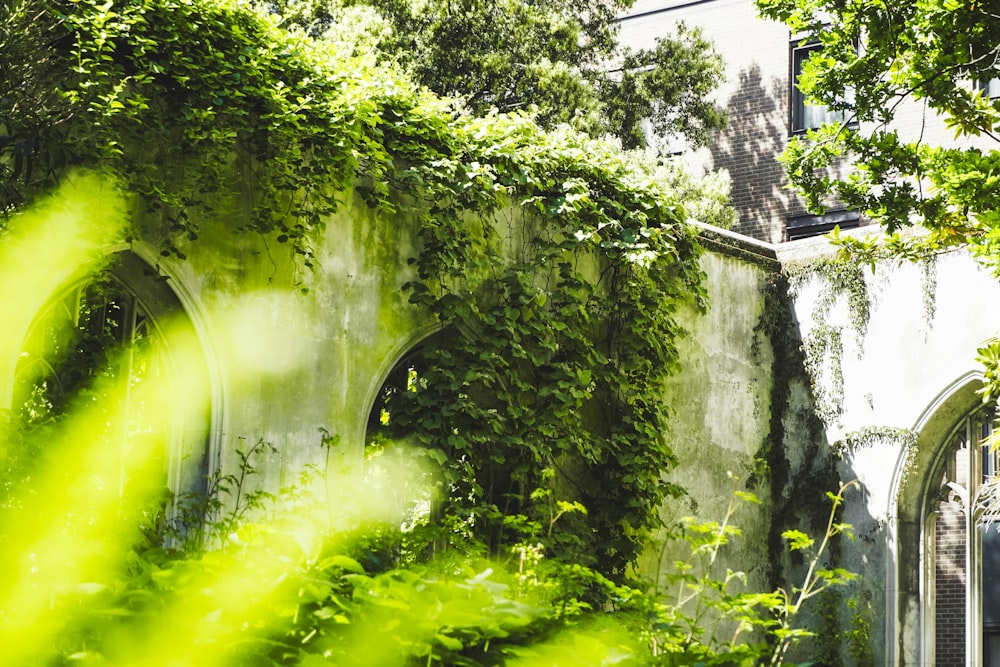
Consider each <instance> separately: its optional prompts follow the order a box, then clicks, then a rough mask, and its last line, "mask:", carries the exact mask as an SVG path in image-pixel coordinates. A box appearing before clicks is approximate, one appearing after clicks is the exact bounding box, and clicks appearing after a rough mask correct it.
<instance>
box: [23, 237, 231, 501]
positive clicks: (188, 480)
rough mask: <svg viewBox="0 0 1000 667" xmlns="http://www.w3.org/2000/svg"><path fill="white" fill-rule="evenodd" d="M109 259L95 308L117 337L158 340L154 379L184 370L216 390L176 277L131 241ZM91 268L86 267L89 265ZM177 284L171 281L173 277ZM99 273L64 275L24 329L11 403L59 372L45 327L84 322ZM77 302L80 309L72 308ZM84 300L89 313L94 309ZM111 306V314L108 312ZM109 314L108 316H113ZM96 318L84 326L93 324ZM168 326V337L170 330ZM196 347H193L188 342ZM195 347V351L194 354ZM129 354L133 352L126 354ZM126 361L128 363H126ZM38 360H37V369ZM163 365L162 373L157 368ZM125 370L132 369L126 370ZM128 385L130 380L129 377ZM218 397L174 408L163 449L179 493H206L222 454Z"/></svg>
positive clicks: (171, 379)
mask: <svg viewBox="0 0 1000 667" xmlns="http://www.w3.org/2000/svg"><path fill="white" fill-rule="evenodd" d="M106 259H107V266H106V268H105V269H104V270H103V271H102V272H101V278H100V279H99V282H100V283H101V285H102V287H101V290H102V295H101V297H99V298H101V299H104V300H105V303H103V304H102V305H97V306H93V308H94V309H96V310H103V311H106V312H104V313H102V314H101V315H100V320H101V322H102V324H101V325H100V326H104V323H108V322H113V327H112V328H114V329H115V330H116V331H118V333H117V334H114V335H120V340H119V342H120V343H132V342H135V341H136V340H137V338H138V337H143V338H144V339H156V340H157V342H156V343H155V345H158V346H160V347H159V349H160V350H161V351H162V353H163V354H161V355H159V356H158V357H157V358H158V359H162V360H163V361H162V365H163V366H164V368H162V369H158V376H157V381H162V382H168V383H171V385H172V384H174V383H175V382H176V379H177V377H179V374H180V373H183V374H184V378H185V383H191V385H194V386H201V387H211V388H213V390H212V391H210V392H206V394H207V395H214V394H215V393H216V392H215V391H214V388H215V387H217V386H218V382H217V376H216V375H215V374H213V373H212V372H211V370H210V369H211V365H210V363H209V359H208V357H207V356H206V355H205V353H204V352H205V351H204V349H203V348H202V345H201V342H202V339H203V338H202V336H201V335H200V332H199V331H198V330H197V328H196V326H195V324H194V320H193V318H192V316H191V312H190V310H189V308H187V307H185V305H184V303H183V302H182V299H181V298H180V297H179V296H178V293H177V291H176V289H175V285H176V284H175V283H174V281H172V280H169V278H168V277H167V276H164V275H163V274H162V272H160V271H159V270H157V269H154V268H153V266H152V265H151V264H150V263H149V262H147V261H146V260H145V259H143V258H142V257H141V256H140V255H139V254H137V253H136V252H133V251H132V249H131V248H121V247H119V248H116V249H113V250H112V251H111V252H110V253H109V257H107V258H106ZM88 269H89V267H88ZM172 283H173V284H172ZM94 284H95V279H94V277H93V275H92V271H91V270H81V271H78V272H76V273H74V274H73V275H71V276H70V277H69V278H68V279H67V280H65V281H64V282H63V285H62V287H61V288H59V289H58V290H57V291H56V293H55V294H54V295H53V297H52V298H51V299H49V300H48V301H47V303H46V304H45V305H44V306H43V307H42V308H41V309H40V310H39V311H38V313H36V315H35V317H34V320H33V321H32V323H31V325H30V327H29V328H28V330H27V331H26V332H25V335H24V344H23V349H24V352H22V355H21V356H22V359H21V360H20V361H19V363H18V365H17V367H16V368H15V369H14V373H13V375H14V378H13V385H14V386H13V387H12V390H11V393H10V395H9V396H8V397H6V402H7V404H8V405H11V407H12V409H13V410H19V409H21V407H22V403H21V402H22V401H23V399H24V396H25V394H24V391H25V387H27V386H30V385H31V383H33V382H37V381H38V378H39V377H43V378H44V380H45V381H46V382H47V381H49V380H50V378H52V377H54V376H53V373H55V372H56V371H55V368H54V366H53V364H52V363H50V361H49V360H47V359H45V358H44V357H45V355H46V354H48V353H49V349H48V346H49V345H50V343H49V341H48V340H47V339H48V338H49V334H48V333H46V330H48V329H50V328H51V327H53V326H55V323H54V322H53V318H56V319H61V320H63V323H64V324H69V325H70V327H72V328H74V329H78V328H80V329H82V328H83V326H84V325H83V321H82V320H81V319H80V318H81V316H82V315H81V313H82V312H83V309H82V307H81V304H82V302H83V301H85V300H91V301H93V300H94V299H95V298H97V297H94V296H93V295H91V294H90V290H91V288H92V286H93V285H94ZM67 304H75V305H76V310H73V308H72V307H69V308H68V307H67ZM91 307H92V306H88V307H87V312H88V317H90V308H91ZM112 309H113V310H114V312H115V314H114V316H113V317H112V316H110V315H108V314H107V311H110V310H112ZM109 318H110V319H109ZM94 321H95V320H93V318H91V321H90V322H89V323H88V324H87V326H94V325H93V322H94ZM168 330H169V336H168V335H165V334H166V332H167V331H168ZM180 341H183V346H184V355H185V356H184V359H183V362H184V363H183V370H180V369H179V368H177V367H176V364H175V363H174V362H175V361H177V355H178V353H179V352H180V350H179V349H174V348H176V347H179V346H180V344H181V343H180ZM192 342H193V343H194V347H196V348H197V349H194V348H193V347H189V346H190V344H191V343H192ZM192 353H193V354H192ZM125 356H126V357H129V358H131V355H125ZM121 363H125V362H121ZM33 366H34V367H40V369H41V370H40V372H41V373H42V374H47V375H39V371H38V370H36V369H35V368H33ZM161 370H162V375H159V372H160V371H161ZM127 372H131V369H129V370H128V371H127ZM129 384H130V385H131V382H130V383H129ZM213 408H214V404H213V401H212V400H211V399H208V400H206V402H205V404H204V405H198V406H196V407H195V408H194V409H185V410H183V411H175V412H172V413H171V414H170V415H169V422H170V426H169V433H168V434H167V438H166V440H167V441H166V443H165V444H166V451H165V452H164V454H163V459H164V467H165V470H164V472H165V475H166V483H167V486H168V487H169V489H170V490H171V492H172V493H173V494H174V495H175V496H176V495H178V494H185V493H203V492H205V491H206V485H207V476H208V472H209V470H211V468H212V466H213V465H215V464H216V461H217V458H218V442H217V439H218V438H217V434H218V433H219V429H217V428H214V424H213V421H212V420H213V418H214V415H215V410H214V409H213Z"/></svg>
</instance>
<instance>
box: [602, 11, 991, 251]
mask: <svg viewBox="0 0 1000 667" xmlns="http://www.w3.org/2000/svg"><path fill="white" fill-rule="evenodd" d="M681 21H683V22H684V23H686V24H687V25H690V26H697V27H699V28H701V29H702V31H703V32H704V34H705V36H706V37H708V38H709V39H710V40H712V42H714V44H715V47H716V50H717V51H718V52H719V53H720V54H721V55H722V58H723V60H724V61H725V77H726V80H725V82H724V83H723V84H722V85H721V86H720V87H719V89H718V91H717V93H716V95H715V97H716V100H717V101H718V103H719V104H720V105H721V106H722V107H723V108H725V109H726V111H727V112H728V114H729V127H728V128H727V129H726V130H724V131H722V132H721V133H720V134H719V135H718V136H717V137H716V138H715V139H714V140H713V141H712V142H711V144H710V145H709V146H708V148H706V149H701V150H699V151H694V152H689V153H688V154H687V155H686V159H687V160H689V162H691V163H692V164H693V165H695V166H696V167H703V168H706V169H725V170H727V171H728V172H729V175H730V177H731V178H732V204H733V206H734V208H735V209H736V211H737V213H738V221H737V223H736V226H735V227H734V231H737V232H739V233H742V234H746V235H747V236H752V237H754V238H758V239H761V240H764V241H769V242H772V243H778V242H781V241H786V240H788V238H789V234H788V229H787V224H788V222H789V219H790V218H794V217H795V216H801V215H802V214H805V213H807V211H806V208H805V205H804V203H803V201H802V200H801V199H800V198H799V197H798V196H796V195H795V194H794V193H792V192H790V191H789V190H788V189H787V184H788V179H787V178H786V177H785V174H784V171H783V169H782V167H781V165H780V164H779V163H778V161H777V157H778V155H780V154H781V152H782V151H783V150H784V148H785V146H786V145H787V143H788V139H789V136H790V127H789V116H790V114H789V105H790V99H791V87H790V79H791V62H790V59H791V49H792V45H793V42H794V43H795V44H798V43H799V41H800V37H801V36H799V35H796V36H795V39H794V40H793V35H792V34H791V33H790V32H789V30H788V27H787V26H785V25H784V24H781V23H776V22H773V21H765V20H762V19H760V18H758V17H757V14H756V10H755V8H754V4H753V1H752V0H637V2H636V3H635V5H633V7H632V8H631V9H630V10H629V12H628V13H627V14H625V15H624V16H622V17H621V19H620V22H619V25H620V27H621V35H620V36H621V40H622V42H623V43H625V44H628V45H629V46H631V47H633V48H648V47H651V46H653V44H654V41H655V39H656V38H657V37H658V36H661V35H664V34H667V33H669V32H671V31H672V29H673V26H675V25H676V24H677V23H678V22H681ZM894 128H895V129H897V130H898V131H899V133H900V136H901V137H902V138H904V139H913V138H916V137H918V136H919V137H922V140H923V141H924V142H925V143H928V144H941V145H950V146H964V145H974V144H976V143H977V142H978V143H980V144H983V145H986V144H988V143H989V139H988V138H983V139H975V138H973V139H968V140H963V141H962V142H958V141H956V140H955V134H954V131H953V130H948V129H947V128H946V127H945V124H944V123H943V122H942V121H941V119H940V118H937V117H935V116H933V114H930V113H929V112H928V111H927V110H926V109H925V108H923V106H922V105H920V104H918V103H916V102H907V103H905V104H903V105H902V106H901V107H900V109H899V110H898V112H897V115H896V121H895V123H894ZM864 129H865V128H864V127H862V128H861V131H864Z"/></svg>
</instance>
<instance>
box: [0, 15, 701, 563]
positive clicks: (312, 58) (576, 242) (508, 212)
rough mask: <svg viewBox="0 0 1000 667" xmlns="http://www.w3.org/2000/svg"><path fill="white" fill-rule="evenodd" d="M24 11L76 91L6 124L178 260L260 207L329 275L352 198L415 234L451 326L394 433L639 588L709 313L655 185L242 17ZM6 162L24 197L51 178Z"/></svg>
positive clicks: (486, 512)
mask: <svg viewBox="0 0 1000 667" xmlns="http://www.w3.org/2000/svg"><path fill="white" fill-rule="evenodd" d="M23 6H24V7H26V8H27V9H26V11H28V12H36V14H32V15H33V16H42V17H44V18H43V19H42V21H43V22H45V23H46V25H48V26H49V30H50V32H51V33H52V34H53V35H55V37H54V39H52V40H51V41H49V42H46V43H44V44H43V45H41V46H39V48H42V49H45V52H46V54H47V56H48V59H49V60H50V61H51V62H52V63H54V64H53V65H52V67H51V69H50V70H46V72H47V73H48V75H50V78H45V77H38V78H37V79H34V80H32V82H31V85H36V86H45V85H56V86H57V88H58V90H57V93H58V99H59V100H60V105H61V106H60V114H59V115H58V117H59V118H62V117H66V118H68V120H67V121H66V122H65V123H63V124H61V125H59V126H58V127H57V130H58V131H56V132H49V133H37V132H36V133H34V134H33V133H32V128H27V127H18V126H17V119H16V118H12V119H10V121H9V123H8V126H9V127H8V126H5V130H4V131H6V132H8V133H9V134H10V135H12V136H13V135H14V134H16V133H20V134H24V135H25V136H27V137H29V138H30V139H31V140H32V141H34V142H36V144H38V145H39V146H42V145H43V144H44V147H47V148H46V149H45V150H42V149H39V150H37V151H33V152H32V153H31V155H30V156H29V157H30V161H31V163H32V165H33V169H32V171H33V173H35V174H38V173H46V174H52V175H53V178H57V177H58V174H59V173H62V172H64V171H65V169H67V168H68V167H70V166H74V165H85V166H96V167H99V168H101V169H104V170H110V171H113V172H115V173H116V174H117V175H119V176H120V177H121V179H122V181H123V183H124V184H125V185H126V187H128V188H129V189H130V190H131V191H132V192H134V193H135V194H137V195H138V196H139V197H140V198H141V201H142V202H144V205H145V209H146V217H145V219H144V222H143V224H144V225H145V227H144V228H143V230H142V233H143V234H144V235H145V236H146V237H147V238H150V237H151V238H152V239H153V240H154V241H155V240H158V241H159V242H160V244H161V247H162V253H163V254H164V255H165V256H168V255H175V256H177V257H180V258H182V259H183V258H184V256H185V250H186V249H187V248H189V246H190V244H192V243H197V241H198V237H199V235H200V234H201V232H202V227H203V226H204V225H207V224H215V223H211V222H210V221H213V220H218V219H227V218H232V217H233V216H232V215H231V212H232V211H234V210H236V211H240V210H244V211H245V212H244V213H243V214H242V215H241V216H240V218H241V219H242V220H243V223H244V224H242V225H241V226H240V228H239V229H238V230H235V231H238V232H241V233H249V232H253V233H259V234H263V235H266V236H268V237H269V238H272V239H274V240H275V241H276V242H277V243H279V244H287V247H288V248H289V249H290V252H292V253H294V254H296V255H297V256H298V257H299V258H300V260H301V261H302V262H303V263H304V264H305V265H306V266H311V265H312V263H313V256H314V243H315V239H316V237H317V233H318V232H319V231H321V230H322V228H323V226H324V221H325V220H326V219H327V218H328V217H329V215H330V214H331V213H333V212H334V211H336V210H337V209H338V208H339V207H341V206H342V205H343V204H344V202H345V201H346V200H347V199H348V198H349V197H351V196H352V195H351V193H355V194H357V195H358V196H360V197H361V198H362V199H363V200H364V201H365V202H366V203H367V204H368V205H369V206H370V207H372V208H373V209H375V210H376V212H377V214H378V215H381V216H385V217H388V218H393V217H395V216H399V219H400V221H401V222H402V221H403V219H404V218H405V220H406V221H407V224H410V221H413V220H415V221H416V224H417V233H418V235H419V239H420V242H421V247H420V251H419V253H418V255H417V256H416V257H414V258H413V263H414V265H415V268H416V271H417V278H416V279H415V280H414V281H413V282H411V283H410V284H409V285H407V289H408V290H409V292H410V299H411V301H412V302H413V303H414V304H416V305H418V306H419V307H422V308H426V309H429V310H430V311H431V312H433V313H434V314H435V315H436V316H437V317H438V318H439V319H440V320H441V322H442V324H444V325H446V326H447V327H449V328H448V331H449V332H452V333H453V335H448V336H446V337H442V339H441V344H440V345H437V346H436V347H435V348H434V349H433V350H430V351H429V352H428V359H429V368H428V370H427V372H426V373H425V375H424V376H423V378H422V381H423V383H424V387H425V389H424V390H422V391H419V392H414V393H413V395H412V396H410V395H409V394H407V395H406V396H405V398H406V399H407V400H408V401H409V403H408V404H406V405H403V406H400V407H398V408H394V411H393V414H394V418H395V419H397V420H400V419H402V420H403V421H405V423H406V424H407V428H408V429H412V430H414V431H415V433H416V438H417V440H418V441H419V442H420V443H421V444H422V445H423V446H424V447H426V448H427V450H428V451H429V452H432V453H433V454H432V458H434V459H436V460H439V461H440V462H441V465H442V468H443V469H444V471H445V473H446V477H445V479H446V488H447V489H448V490H449V494H448V495H449V508H448V509H449V511H450V512H452V513H454V514H455V515H458V516H465V517H467V518H468V519H469V522H470V525H474V526H475V529H476V531H477V532H479V533H480V534H481V535H483V536H484V537H486V538H487V540H488V541H490V542H491V544H493V545H494V547H495V545H496V544H497V543H498V542H502V541H504V540H506V539H507V538H508V535H507V534H506V533H505V529H504V527H503V520H502V517H503V515H505V514H516V513H520V512H524V513H528V514H530V513H532V512H541V511H542V510H541V509H539V508H536V507H534V505H535V504H536V503H533V501H532V499H531V493H532V492H533V491H534V490H536V489H538V488H548V489H550V490H551V491H552V493H553V494H554V496H553V497H558V498H559V499H566V500H563V502H571V503H580V504H582V505H583V506H585V507H586V508H587V510H588V512H587V513H586V514H583V513H575V514H574V515H573V516H572V517H568V518H567V519H566V520H562V521H560V522H558V524H557V529H556V530H554V531H553V533H552V535H551V536H549V538H548V539H550V540H551V541H552V543H553V544H554V545H558V546H559V547H560V548H562V549H564V553H566V554H567V555H568V557H570V558H577V559H581V560H583V561H584V562H588V563H591V562H592V563H599V564H600V566H601V569H602V571H603V572H604V573H606V574H609V575H613V576H614V577H616V578H620V577H621V576H623V574H624V573H625V572H626V570H627V567H628V565H629V564H630V563H631V562H633V560H634V558H635V557H636V555H637V553H638V550H639V549H640V547H641V545H642V543H643V534H644V531H645V530H646V529H649V528H652V527H653V526H654V525H655V524H656V521H657V518H656V517H657V509H658V508H659V506H660V505H661V504H662V503H663V502H664V500H665V499H666V498H668V497H670V496H674V495H677V494H678V493H680V489H678V487H676V486H674V485H672V484H670V483H667V482H665V481H664V479H663V473H664V472H665V471H666V470H668V469H669V468H670V467H671V465H673V463H674V455H673V453H672V450H671V448H670V445H669V442H668V440H667V435H666V433H667V419H668V416H669V409H668V407H667V406H665V405H664V404H663V400H662V397H663V391H662V390H663V387H664V381H665V379H666V377H667V375H669V374H670V373H671V372H673V371H674V370H675V369H676V368H677V366H678V353H677V349H676V347H675V340H676V338H677V337H678V336H679V335H681V333H682V331H681V328H680V326H679V325H678V324H677V322H676V321H675V319H674V315H675V313H676V312H677V310H678V309H679V308H682V307H690V306H692V305H693V306H695V307H701V306H702V301H703V298H704V294H703V291H702V287H701V285H700V281H701V277H702V276H701V271H700V268H699V265H698V256H699V247H698V244H697V242H696V238H695V233H694V231H693V230H692V229H691V228H690V227H688V226H687V225H686V224H685V223H684V220H685V215H684V213H683V211H682V210H681V209H680V208H679V207H677V206H676V205H675V204H674V203H673V202H672V201H671V200H670V198H669V197H668V195H667V194H666V193H665V192H664V191H663V190H662V188H661V187H660V186H659V185H657V184H656V182H655V181H654V179H653V177H652V175H651V174H652V173H653V170H647V171H646V172H643V171H641V170H638V169H635V168H630V167H627V166H626V165H625V164H623V161H622V158H621V156H620V155H619V152H618V151H617V150H616V149H615V148H614V147H612V146H608V145H605V144H602V143H599V142H596V141H593V140H590V139H588V138H586V137H584V136H582V135H580V134H577V133H574V132H572V131H569V130H557V131H555V132H552V133H545V132H542V131H541V130H540V129H539V128H538V127H537V125H536V124H535V123H534V122H533V121H531V120H529V119H527V118H524V117H521V116H517V115H492V116H489V117H487V118H472V117H469V116H467V115H464V114H463V113H461V112H459V111H457V110H456V108H455V107H454V106H453V105H452V104H451V103H449V102H448V101H447V100H441V99H438V98H436V97H434V96H432V95H430V94H428V93H427V92H426V91H422V90H420V89H418V88H417V87H416V86H414V85H413V84H412V83H410V82H409V81H408V80H406V78H405V77H403V76H402V75H401V74H399V73H398V72H397V71H395V70H394V69H393V68H392V67H391V66H383V65H376V64H375V63H373V62H371V61H369V60H367V59H365V58H354V57H350V58H349V57H346V56H343V55H342V53H344V52H346V51H348V50H344V49H340V50H338V49H335V48H332V46H331V45H330V44H329V43H327V44H323V43H321V42H314V41H312V40H311V39H310V38H308V37H307V36H306V35H304V34H295V33H289V32H286V31H283V30H280V29H278V28H277V27H276V26H275V25H273V24H272V23H271V19H270V18H268V17H267V16H264V15H262V14H258V13H254V12H253V11H251V10H248V9H246V8H244V7H242V6H241V4H240V3H238V2H236V1H235V0H127V1H126V0H79V1H74V2H69V1H68V0H31V1H29V2H26V3H24V4H23ZM25 16H27V14H25ZM7 18H8V19H10V20H12V21H13V22H14V23H15V24H16V23H17V18H18V17H17V15H16V13H14V14H10V15H9V16H7ZM47 62H48V61H47ZM52 82H55V83H52ZM51 117H52V118H55V117H56V114H53V115H52V116H51ZM4 120H5V121H6V120H7V119H4ZM6 145H7V144H0V153H2V152H3V151H4V150H5V148H4V146H6ZM56 149H58V150H56ZM6 164H7V162H5V161H4V160H0V178H2V179H3V180H4V181H5V183H6V185H7V186H8V187H10V188H13V189H15V190H18V189H19V192H20V199H21V200H25V201H26V200H29V199H30V198H31V196H32V193H33V192H34V191H35V190H37V189H42V188H43V187H44V186H45V185H46V184H45V183H44V182H42V183H39V182H38V181H37V179H26V178H25V171H24V170H21V171H17V172H15V171H10V170H6V168H5V167H4V165H6ZM247 201H249V205H247V204H246V202H247ZM240 207H244V209H241V208H240ZM136 233H139V232H138V231H137V232H136ZM551 470H556V471H558V472H559V474H558V475H555V476H551V475H545V474H543V471H551Z"/></svg>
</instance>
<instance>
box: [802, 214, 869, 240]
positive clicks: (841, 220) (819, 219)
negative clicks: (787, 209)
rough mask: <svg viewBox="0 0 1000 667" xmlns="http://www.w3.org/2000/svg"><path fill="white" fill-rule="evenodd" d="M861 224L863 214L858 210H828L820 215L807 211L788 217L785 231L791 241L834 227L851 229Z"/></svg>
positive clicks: (815, 234) (824, 232) (821, 232)
mask: <svg viewBox="0 0 1000 667" xmlns="http://www.w3.org/2000/svg"><path fill="white" fill-rule="evenodd" d="M860 224H861V215H860V214H858V212H857V211H846V210H840V211H827V212H826V213H822V214H819V215H814V214H811V213H807V214H804V215H793V216H791V217H790V218H788V224H787V226H786V228H785V232H786V234H787V236H788V240H789V241H794V240H796V239H804V238H807V237H810V236H819V235H820V234H826V233H827V232H829V231H831V230H833V228H834V227H840V228H841V229H850V228H851V227H858V226H859V225H860Z"/></svg>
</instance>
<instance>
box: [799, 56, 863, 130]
mask: <svg viewBox="0 0 1000 667" xmlns="http://www.w3.org/2000/svg"><path fill="white" fill-rule="evenodd" d="M819 49H820V44H819V43H818V42H809V43H804V44H803V43H799V42H796V43H793V44H792V57H791V65H792V71H791V84H792V85H791V101H790V106H791V119H790V126H791V131H792V134H800V133H802V132H805V131H806V130H815V129H816V128H818V127H820V126H822V125H824V124H826V123H841V122H843V121H844V119H845V118H846V117H847V116H846V114H845V113H844V112H843V111H832V110H830V109H828V108H827V107H826V105H824V104H806V96H805V95H804V94H803V93H802V91H801V90H799V86H798V80H799V75H800V74H802V65H803V64H804V63H805V62H806V61H807V60H809V56H811V55H812V54H813V53H815V52H816V51H818V50H819ZM853 97H854V93H853V91H850V90H849V91H848V93H847V99H846V100H845V101H847V102H851V101H853Z"/></svg>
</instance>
